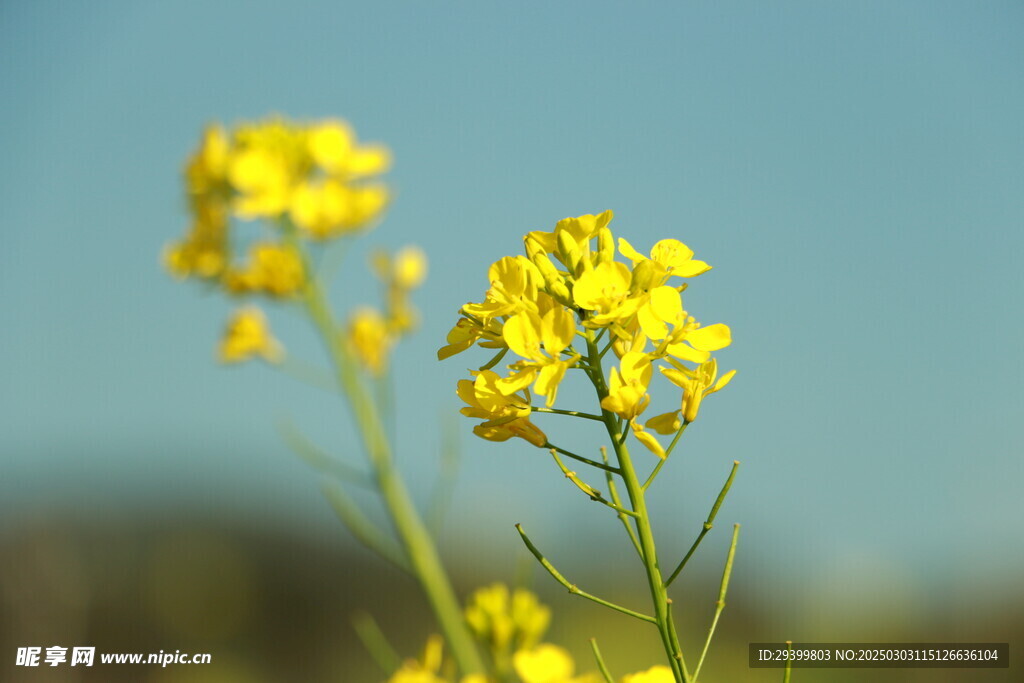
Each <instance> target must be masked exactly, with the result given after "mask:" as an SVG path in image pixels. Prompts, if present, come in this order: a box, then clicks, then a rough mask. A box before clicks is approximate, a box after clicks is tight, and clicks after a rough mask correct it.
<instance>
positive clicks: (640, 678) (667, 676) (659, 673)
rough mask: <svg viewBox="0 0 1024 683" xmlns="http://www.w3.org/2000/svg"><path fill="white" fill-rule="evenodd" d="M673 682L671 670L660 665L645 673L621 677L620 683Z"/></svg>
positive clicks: (673, 677)
mask: <svg viewBox="0 0 1024 683" xmlns="http://www.w3.org/2000/svg"><path fill="white" fill-rule="evenodd" d="M675 680H676V679H675V676H673V675H672V669H670V668H668V667H667V666H662V665H658V666H652V667H651V668H650V669H648V670H647V671H641V672H639V673H635V674H627V675H625V676H623V677H622V683H675Z"/></svg>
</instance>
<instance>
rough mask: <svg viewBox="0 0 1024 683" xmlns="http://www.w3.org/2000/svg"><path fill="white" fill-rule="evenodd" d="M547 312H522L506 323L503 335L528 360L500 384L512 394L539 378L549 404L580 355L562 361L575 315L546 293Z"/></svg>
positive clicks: (538, 388) (538, 386)
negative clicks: (568, 370)
mask: <svg viewBox="0 0 1024 683" xmlns="http://www.w3.org/2000/svg"><path fill="white" fill-rule="evenodd" d="M539 296H541V297H545V298H546V299H547V300H548V301H549V302H551V303H550V304H549V308H548V310H547V311H546V312H545V313H544V314H543V317H542V316H541V315H538V314H537V313H534V312H533V311H523V312H521V313H517V314H516V315H514V316H512V317H511V318H509V319H508V320H507V321H506V322H505V326H504V328H503V330H502V336H503V337H504V339H505V343H506V344H508V347H509V348H510V349H511V350H512V351H514V352H515V353H517V354H519V355H520V356H522V357H523V358H524V359H525V360H523V361H520V362H518V363H516V364H515V365H513V366H512V367H513V369H514V370H515V371H516V372H515V374H513V375H511V376H510V377H507V378H505V379H503V380H501V381H500V382H499V386H500V387H501V390H502V391H507V392H509V393H512V392H515V391H519V390H521V389H525V388H526V387H528V386H530V384H532V383H533V381H534V379H536V381H537V384H536V387H535V390H536V392H537V393H538V394H540V395H541V396H546V397H547V405H548V406H549V407H550V406H552V405H554V403H555V397H556V395H557V394H558V385H559V383H560V382H561V381H562V378H563V377H564V376H565V372H566V370H567V369H568V368H570V367H571V366H572V365H573V364H574V363H576V361H577V360H579V357H580V356H579V354H572V355H571V356H569V357H568V358H565V359H563V358H562V357H561V354H562V352H563V351H565V349H566V347H567V346H569V344H571V343H572V340H573V338H574V337H575V336H576V322H575V319H574V318H573V315H572V313H571V312H570V311H569V310H568V309H566V308H565V307H563V306H562V305H560V304H557V303H555V302H554V301H552V300H551V299H550V297H548V296H547V295H546V294H543V293H542V294H540V295H539Z"/></svg>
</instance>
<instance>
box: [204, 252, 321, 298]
mask: <svg viewBox="0 0 1024 683" xmlns="http://www.w3.org/2000/svg"><path fill="white" fill-rule="evenodd" d="M305 282H306V275H305V269H304V268H303V265H302V258H301V256H300V255H299V253H298V251H296V249H295V248H294V247H291V246H289V245H285V244H276V243H272V242H257V243H255V244H253V245H252V246H251V247H250V249H249V262H248V264H246V266H245V267H243V268H236V269H232V270H229V271H228V273H227V274H226V275H225V278H224V286H225V288H226V289H227V290H228V291H229V292H231V293H233V294H249V293H263V294H269V295H271V296H276V297H287V296H291V295H293V294H296V293H297V292H299V291H300V290H301V289H302V287H303V285H304V284H305Z"/></svg>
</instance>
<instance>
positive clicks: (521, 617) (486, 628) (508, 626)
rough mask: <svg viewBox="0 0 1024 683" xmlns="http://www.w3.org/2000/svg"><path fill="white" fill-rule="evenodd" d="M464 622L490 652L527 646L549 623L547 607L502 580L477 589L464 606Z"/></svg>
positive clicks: (537, 638) (537, 637)
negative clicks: (509, 586) (512, 588)
mask: <svg viewBox="0 0 1024 683" xmlns="http://www.w3.org/2000/svg"><path fill="white" fill-rule="evenodd" d="M466 621H467V622H468V623H469V626H470V628H471V629H472V630H473V633H474V634H475V635H476V637H477V638H479V639H480V640H481V641H483V642H484V643H486V644H487V645H488V647H489V648H490V649H491V650H492V651H498V652H502V651H505V650H507V649H508V648H509V647H514V648H516V649H523V648H531V647H533V646H534V645H536V644H537V642H538V641H539V640H540V638H541V637H542V636H543V635H544V633H545V631H547V629H548V624H549V623H550V622H551V610H550V609H549V608H548V607H547V606H545V605H543V604H541V602H540V601H539V600H538V599H537V596H536V595H534V594H533V593H531V592H530V591H528V590H526V589H525V588H516V589H515V590H511V591H510V590H509V588H508V586H506V585H505V584H503V583H494V584H491V585H490V586H485V587H483V588H478V589H477V590H476V591H475V592H474V593H473V595H472V597H471V598H470V600H469V604H468V605H467V606H466Z"/></svg>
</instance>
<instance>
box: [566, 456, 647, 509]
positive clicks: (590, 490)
mask: <svg viewBox="0 0 1024 683" xmlns="http://www.w3.org/2000/svg"><path fill="white" fill-rule="evenodd" d="M551 457H553V458H554V459H555V464H557V465H558V469H560V470H562V474H564V475H565V478H566V479H568V480H569V481H571V482H572V483H573V484H575V485H576V488H578V489H579V490H580V491H582V492H583V493H585V494H586V495H587V497H588V498H590V500H592V501H595V502H597V503H601V504H602V505H607V506H608V507H610V508H611V509H612V510H615V512H617V513H618V514H619V515H627V516H629V517H636V513H635V512H633V511H632V510H629V509H627V508H624V507H623V506H622V505H619V504H617V503H612V502H609V501H607V500H605V498H604V496H602V495H601V492H600V491H598V490H597V489H595V488H594V487H593V486H591V485H590V484H588V483H586V482H585V481H583V480H582V479H580V478H579V475H577V474H576V473H575V472H573V471H572V470H570V469H569V468H568V467H566V466H565V463H564V462H562V459H561V458H559V457H558V451H556V450H555V449H554V448H552V449H551ZM606 474H611V473H610V472H606Z"/></svg>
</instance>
